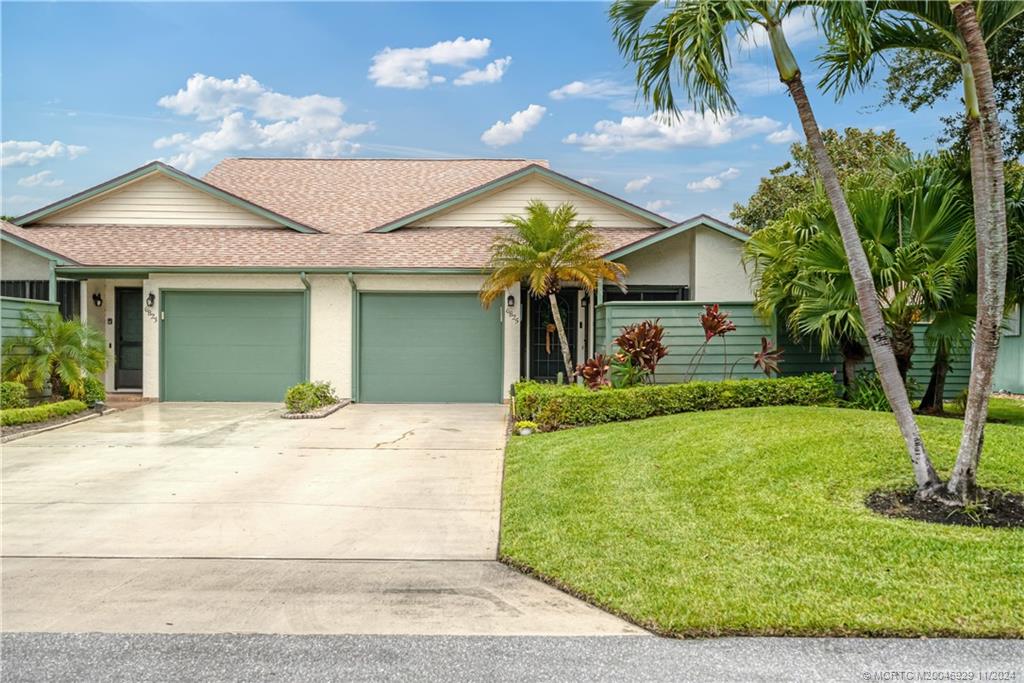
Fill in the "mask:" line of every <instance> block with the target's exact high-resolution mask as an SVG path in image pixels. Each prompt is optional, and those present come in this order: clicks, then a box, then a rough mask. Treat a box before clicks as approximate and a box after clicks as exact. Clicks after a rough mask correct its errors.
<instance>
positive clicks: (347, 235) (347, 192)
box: [0, 158, 772, 402]
mask: <svg viewBox="0 0 1024 683" xmlns="http://www.w3.org/2000/svg"><path fill="white" fill-rule="evenodd" d="M534 199H540V200H543V201H545V202H548V203H551V204H557V203H561V202H565V201H568V202H572V203H573V204H574V206H575V207H576V209H577V211H578V213H579V215H580V217H581V218H583V219H590V220H592V221H593V223H594V225H595V227H596V229H597V231H598V233H599V234H600V235H601V237H602V238H603V240H604V242H605V244H606V245H607V256H608V257H609V258H614V259H616V260H619V261H621V262H622V263H625V264H626V265H627V266H628V267H629V269H630V274H629V276H628V278H627V284H628V291H627V292H626V293H622V292H620V291H619V289H618V288H615V287H602V288H600V289H599V290H598V291H597V292H596V293H595V295H594V296H590V295H588V293H587V292H585V291H582V290H580V289H577V288H572V287H566V288H565V289H563V290H562V291H561V292H560V293H559V294H558V302H559V305H560V306H561V309H562V313H563V318H564V320H565V322H566V326H567V328H568V333H569V344H570V346H571V347H572V348H571V349H570V350H571V352H572V355H573V357H574V360H576V361H579V360H582V359H583V358H584V357H585V356H588V355H590V354H592V353H593V352H594V351H595V350H601V349H602V348H604V347H605V346H607V345H608V343H609V342H610V339H611V337H613V336H614V331H615V330H614V326H615V325H617V324H618V323H619V321H620V320H621V319H622V316H626V317H629V316H633V317H634V318H635V317H637V316H639V317H646V310H647V308H646V307H651V306H654V305H657V310H656V313H657V315H660V316H662V317H665V312H666V311H669V312H670V317H671V315H674V314H673V313H671V312H672V311H676V312H678V316H679V320H684V319H685V320H686V321H687V323H686V324H685V325H682V323H680V329H682V328H683V327H685V328H686V330H687V331H686V332H685V333H686V334H690V330H691V328H694V327H695V320H696V310H697V308H698V304H697V302H730V303H731V304H734V305H735V307H736V311H737V315H743V316H746V318H745V319H749V321H750V327H749V329H748V330H747V332H746V334H747V338H746V339H745V341H737V342H736V346H735V347H734V348H735V349H736V350H735V351H734V353H740V349H744V348H746V347H750V348H754V347H755V346H756V345H757V344H758V343H759V339H760V336H761V335H762V334H763V333H765V331H767V334H769V335H770V334H771V333H772V329H771V327H768V326H765V325H764V324H763V323H760V322H757V321H755V319H754V318H753V313H752V310H751V306H750V302H751V293H750V288H749V284H748V278H747V276H746V274H745V272H744V270H743V267H742V264H741V262H740V254H741V249H742V244H743V241H744V240H745V239H746V234H745V233H743V232H741V231H739V230H737V229H735V228H733V227H731V226H729V225H727V224H724V223H722V222H720V221H718V220H715V219H713V218H710V217H707V216H698V217H695V218H693V219H690V220H688V221H684V222H682V223H676V222H675V221H672V220H669V219H668V218H665V217H664V216H660V215H658V214H656V213H654V212H651V211H648V210H646V209H643V208H641V207H639V206H636V205H634V204H631V203H629V202H627V201H625V200H623V199H620V198H618V197H615V196H613V195H610V194H608V193H606V192H602V191H600V190H597V189H595V188H593V187H590V186H588V185H586V184H584V183H581V182H579V181H577V180H574V179H572V178H569V177H568V176H565V175H562V174H560V173H557V172H555V171H553V170H551V169H550V168H548V165H547V163H546V162H543V161H534V160H528V159H446V160H427V159H271V158H259V159H254V158H237V159H226V160H224V161H222V162H221V163H220V164H218V165H217V166H216V167H215V168H213V170H211V171H210V172H209V173H208V174H206V176H205V177H203V178H201V179H200V178H196V177H193V176H191V175H188V174H186V173H184V172H182V171H180V170H177V169H175V168H172V167H170V166H167V165H165V164H163V163H159V162H154V163H150V164H147V165H145V166H143V167H141V168H138V169H135V170H134V171H131V172H129V173H126V174H124V175H122V176H119V177H117V178H114V179H112V180H109V181H107V182H105V183H102V184H100V185H97V186H96V187H93V188H90V189H88V190H85V191H83V192H80V193H78V194H75V195H72V196H70V197H67V198H65V199H62V200H60V201H58V202H55V203H53V204H50V205H48V206H45V207H42V208H40V209H38V210H36V211H32V212H30V213H28V214H26V215H24V216H21V217H19V218H17V219H16V220H15V221H14V222H13V224H8V223H5V224H4V225H3V232H2V237H3V242H2V264H0V266H2V280H3V285H2V286H3V294H4V295H5V296H18V297H23V298H43V297H44V296H47V297H49V298H50V299H51V300H56V301H59V303H60V307H61V310H62V311H63V312H64V314H65V315H68V316H80V317H81V318H82V319H83V320H85V321H87V322H89V323H90V324H92V325H93V326H95V327H97V328H99V329H102V330H103V331H104V333H105V335H106V339H107V343H108V347H109V350H110V354H111V357H112V359H113V362H111V363H110V364H109V368H108V370H107V374H106V378H105V383H106V386H107V389H108V391H124V392H141V393H142V394H143V395H144V396H147V397H152V398H159V399H162V400H165V401H199V400H207V401H279V400H281V397H282V395H283V392H284V389H285V388H286V387H288V386H290V385H292V384H294V383H296V382H299V381H301V380H303V379H305V378H309V379H313V380H327V381H330V382H331V383H333V385H334V386H335V388H336V389H337V390H338V393H339V394H340V395H343V396H348V397H351V398H353V399H354V400H357V401H367V402H463V401H465V402H497V401H500V400H502V399H507V398H508V393H509V388H510V385H511V384H512V383H514V382H515V381H516V380H518V379H519V378H521V377H529V378H536V379H542V380H550V379H554V378H555V377H556V376H557V374H558V372H559V371H560V370H562V365H561V352H560V349H559V346H558V344H559V342H558V338H557V335H556V334H555V333H554V328H553V325H551V311H550V307H549V305H548V302H546V301H544V302H538V301H534V300H532V299H531V298H530V297H529V296H528V295H526V294H524V292H523V291H522V290H520V289H519V288H518V287H515V288H512V289H510V290H509V291H508V292H507V293H506V296H505V297H504V300H503V301H502V302H501V304H500V305H496V306H494V307H492V308H491V309H490V310H487V309H484V308H483V307H482V306H481V305H480V303H479V300H478V298H477V292H478V291H479V288H480V285H481V283H482V282H483V279H484V271H483V268H484V265H485V263H486V262H487V259H488V253H489V246H490V244H491V242H492V241H493V238H494V237H495V235H497V234H499V232H501V231H503V230H506V228H505V227H504V226H503V224H502V218H503V217H504V216H507V215H508V214H514V213H519V212H521V211H523V209H524V207H525V206H526V204H527V203H528V202H529V201H530V200H534ZM44 292H45V294H44ZM666 307H667V308H666ZM696 329H697V330H699V327H698V328H696ZM670 339H671V337H670ZM752 344H753V345H754V346H751V345H752ZM747 350H749V349H747ZM737 357H738V356H737ZM747 357H748V358H749V356H747ZM674 358H675V360H674V361H673V362H675V363H676V366H677V368H676V371H677V372H681V370H679V368H681V367H682V365H684V364H685V360H686V359H685V358H684V357H683V356H682V355H679V354H677V355H676V356H675V357H674ZM716 363H717V361H716ZM748 365H749V363H744V364H743V367H742V368H741V369H739V371H738V373H739V375H742V374H744V373H749V369H748V368H747V366H748ZM714 372H716V373H721V366H720V365H718V364H716V365H715V369H714ZM670 374H671V373H670Z"/></svg>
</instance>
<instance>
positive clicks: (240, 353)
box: [160, 291, 306, 402]
mask: <svg viewBox="0 0 1024 683" xmlns="http://www.w3.org/2000/svg"><path fill="white" fill-rule="evenodd" d="M161 297H162V302H161V303H162V310H163V317H164V320H163V323H162V325H163V330H162V334H163V336H162V338H161V383H160V386H161V392H160V393H161V397H162V398H163V400H165V401H277V402H280V401H281V400H283V398H284V392H285V389H287V388H288V387H290V386H291V385H293V384H296V383H298V382H301V381H302V380H303V378H304V377H305V359H306V319H305V301H304V298H303V293H302V292H217V291H196V292H163V293H162V295H161Z"/></svg>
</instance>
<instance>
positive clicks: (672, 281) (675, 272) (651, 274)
mask: <svg viewBox="0 0 1024 683" xmlns="http://www.w3.org/2000/svg"><path fill="white" fill-rule="evenodd" d="M693 240H694V234H693V231H692V230H689V231H687V232H684V233H682V234H679V235H676V236H674V237H669V238H668V239H664V240H662V241H660V242H657V243H656V244H652V245H651V246H649V247H647V248H645V249H641V250H640V251H637V252H634V253H632V254H629V255H627V256H623V257H622V258H620V259H618V261H619V262H621V263H623V264H624V265H626V266H627V267H628V268H629V274H628V275H627V276H626V285H627V286H628V285H672V286H675V287H678V286H681V285H689V286H690V288H691V289H692V288H693V280H692V270H691V261H692V252H693Z"/></svg>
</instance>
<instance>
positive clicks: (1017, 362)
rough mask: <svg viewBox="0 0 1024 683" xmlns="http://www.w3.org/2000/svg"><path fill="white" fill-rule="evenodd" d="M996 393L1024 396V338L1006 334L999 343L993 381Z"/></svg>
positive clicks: (1018, 335)
mask: <svg viewBox="0 0 1024 683" xmlns="http://www.w3.org/2000/svg"><path fill="white" fill-rule="evenodd" d="M992 387H993V388H994V389H995V390H996V391H1010V392H1013V393H1015V394H1024V337H1022V336H1021V335H1020V334H1017V335H1010V334H1004V335H1003V339H1002V341H1000V342H999V357H998V359H997V360H996V372H995V376H994V377H993V380H992Z"/></svg>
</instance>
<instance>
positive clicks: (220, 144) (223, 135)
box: [153, 74, 373, 170]
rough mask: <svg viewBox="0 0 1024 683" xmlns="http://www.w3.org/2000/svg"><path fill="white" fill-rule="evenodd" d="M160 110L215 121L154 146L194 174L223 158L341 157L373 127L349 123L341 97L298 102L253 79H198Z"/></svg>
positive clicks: (309, 97)
mask: <svg viewBox="0 0 1024 683" xmlns="http://www.w3.org/2000/svg"><path fill="white" fill-rule="evenodd" d="M158 104H159V105H160V106H161V107H164V108H166V109H170V110H171V111H173V112H176V113H178V114H182V115H184V116H192V117H194V118H195V119H196V120H197V121H199V122H211V121H216V123H215V124H213V126H212V127H211V128H210V129H209V130H207V131H206V132H204V133H201V134H200V135H197V136H192V135H189V134H187V133H174V134H173V135H168V136H165V137H162V138H159V139H157V140H155V141H154V142H153V146H154V147H155V148H156V149H172V150H174V151H175V152H176V153H175V154H173V156H171V157H170V158H168V159H167V162H168V163H170V164H172V165H174V166H180V167H182V168H184V169H185V170H191V169H192V168H194V167H195V166H196V165H197V164H199V163H201V162H203V161H207V160H209V159H212V158H214V157H216V156H218V155H224V154H229V153H237V152H257V153H271V154H301V155H305V156H313V157H322V156H338V155H340V154H344V153H346V152H351V151H353V150H354V149H356V148H357V147H358V145H356V143H354V142H353V141H352V140H353V138H356V137H358V136H360V135H362V134H364V133H366V132H368V131H370V130H373V124H372V123H348V122H346V121H345V120H344V119H343V118H342V115H343V114H344V113H345V105H344V103H343V102H342V101H341V100H340V99H339V98H337V97H327V96H325V95H319V94H315V95H306V96H304V97H293V96H291V95H284V94H282V93H279V92H275V91H273V90H271V89H269V88H267V87H266V86H264V85H263V84H262V83H260V82H259V81H257V80H256V79H255V78H253V77H252V76H249V75H247V74H243V75H241V76H239V77H238V78H237V79H220V78H216V77H214V76H205V75H203V74H195V75H194V76H192V77H191V78H189V79H188V82H187V83H186V85H185V87H184V88H182V89H181V90H179V91H178V92H177V93H175V94H174V95H168V96H166V97H161V98H160V100H159V102H158Z"/></svg>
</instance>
